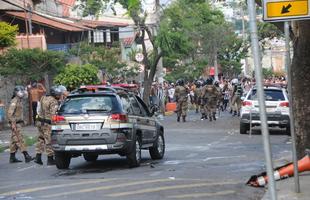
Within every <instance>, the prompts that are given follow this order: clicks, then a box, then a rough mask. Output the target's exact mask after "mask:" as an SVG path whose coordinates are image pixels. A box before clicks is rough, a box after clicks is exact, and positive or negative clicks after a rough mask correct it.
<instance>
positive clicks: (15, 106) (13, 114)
mask: <svg viewBox="0 0 310 200" xmlns="http://www.w3.org/2000/svg"><path fill="white" fill-rule="evenodd" d="M8 120H9V122H10V125H11V129H12V135H11V143H10V152H11V153H15V152H16V151H17V150H18V149H20V151H21V152H25V151H27V148H26V145H25V142H24V139H23V135H22V133H21V128H22V124H23V123H24V121H23V104H22V100H21V99H20V98H19V97H14V98H13V99H12V101H11V104H10V106H9V109H8ZM13 124H16V129H15V130H14V129H13Z"/></svg>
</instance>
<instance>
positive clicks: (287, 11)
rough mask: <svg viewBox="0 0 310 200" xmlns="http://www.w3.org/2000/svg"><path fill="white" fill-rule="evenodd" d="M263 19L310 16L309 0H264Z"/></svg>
mask: <svg viewBox="0 0 310 200" xmlns="http://www.w3.org/2000/svg"><path fill="white" fill-rule="evenodd" d="M263 8H264V21H288V20H293V19H305V18H310V10H309V0H265V1H264V7H263Z"/></svg>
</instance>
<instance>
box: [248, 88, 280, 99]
mask: <svg viewBox="0 0 310 200" xmlns="http://www.w3.org/2000/svg"><path fill="white" fill-rule="evenodd" d="M264 91H265V100H266V101H285V97H284V95H283V92H282V90H271V89H265V90H264ZM248 100H254V101H255V100H257V90H252V93H251V94H250V95H249V97H248Z"/></svg>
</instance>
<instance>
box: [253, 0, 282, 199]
mask: <svg viewBox="0 0 310 200" xmlns="http://www.w3.org/2000/svg"><path fill="white" fill-rule="evenodd" d="M247 2H248V11H249V19H250V20H249V23H250V33H251V46H252V53H253V58H254V67H255V77H256V84H257V94H258V104H259V113H260V120H261V130H262V136H263V143H264V153H265V159H266V167H267V175H268V192H269V194H270V199H271V200H276V199H277V192H276V185H275V179H274V175H273V174H274V173H273V164H272V156H271V145H270V137H269V129H268V124H267V115H266V104H265V95H264V86H263V78H262V76H263V75H262V74H263V73H262V61H261V54H260V47H259V43H258V33H257V24H256V9H255V2H254V0H247Z"/></svg>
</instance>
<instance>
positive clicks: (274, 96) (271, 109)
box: [240, 87, 290, 134]
mask: <svg viewBox="0 0 310 200" xmlns="http://www.w3.org/2000/svg"><path fill="white" fill-rule="evenodd" d="M264 92H265V103H266V112H267V123H268V126H269V127H280V128H285V132H286V134H290V115H289V100H288V94H287V92H286V90H285V89H283V88H278V87H264ZM250 122H251V123H250ZM251 124H252V126H260V125H261V121H260V115H259V105H258V100H257V90H256V87H253V88H252V89H251V90H250V91H249V92H248V93H247V95H246V96H245V98H244V99H243V102H242V107H241V111H240V134H246V133H247V131H248V130H250V125H251Z"/></svg>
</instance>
